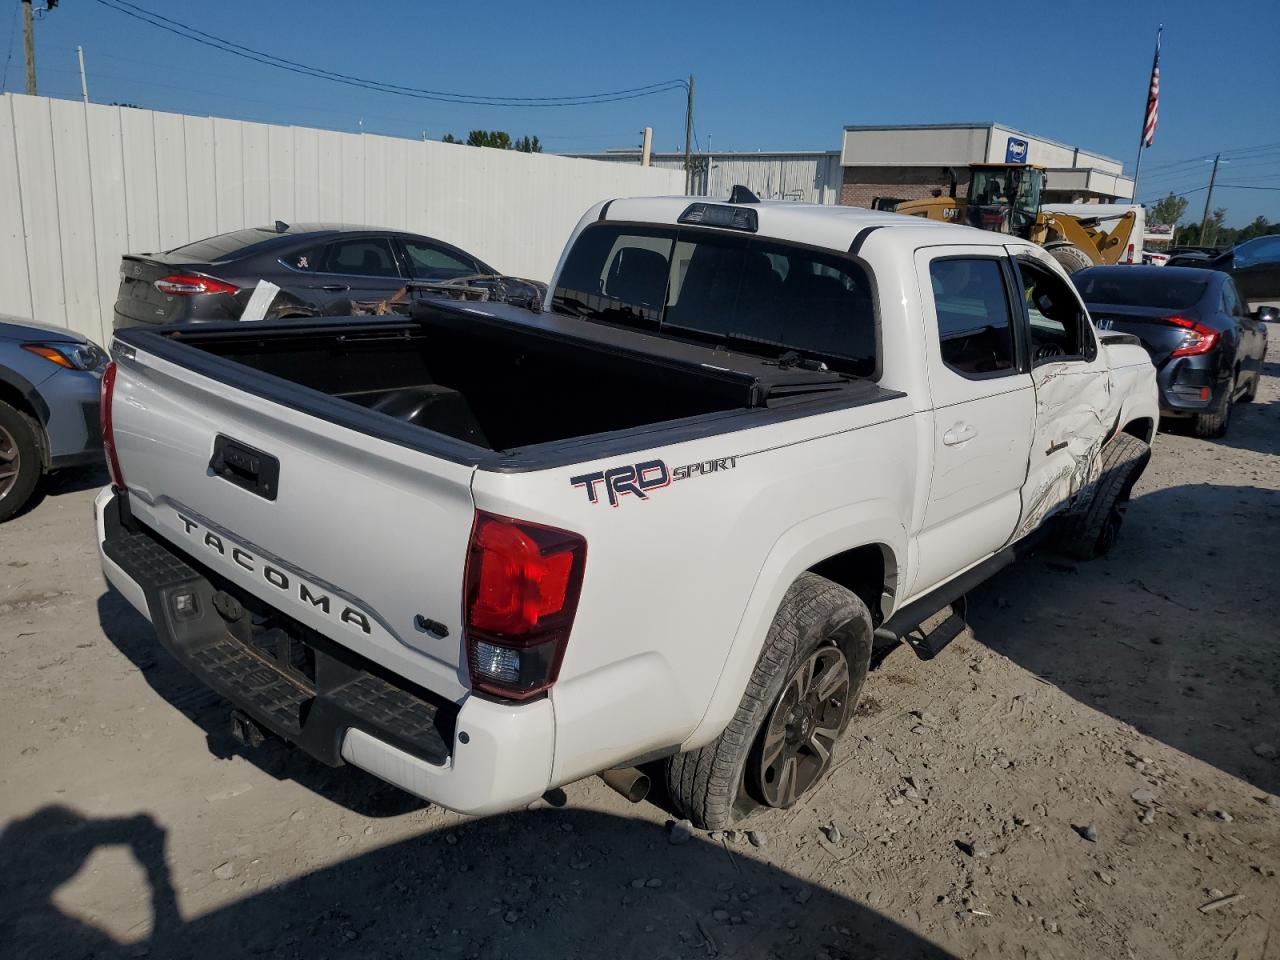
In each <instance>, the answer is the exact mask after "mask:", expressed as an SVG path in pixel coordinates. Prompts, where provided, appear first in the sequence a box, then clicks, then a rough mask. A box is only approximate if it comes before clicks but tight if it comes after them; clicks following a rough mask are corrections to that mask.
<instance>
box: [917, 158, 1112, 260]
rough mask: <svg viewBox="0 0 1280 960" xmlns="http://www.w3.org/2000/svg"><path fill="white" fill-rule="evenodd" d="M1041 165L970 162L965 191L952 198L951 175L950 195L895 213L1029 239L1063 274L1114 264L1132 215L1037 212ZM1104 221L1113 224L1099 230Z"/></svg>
mask: <svg viewBox="0 0 1280 960" xmlns="http://www.w3.org/2000/svg"><path fill="white" fill-rule="evenodd" d="M1044 176H1045V169H1044V167H1037V166H1035V165H1034V164H1030V163H975V164H972V165H970V167H969V192H968V196H967V197H966V198H964V199H958V198H957V197H956V177H955V176H954V174H952V177H951V193H950V196H946V197H944V196H942V195H941V191H935V193H936V195H935V196H933V197H930V198H928V199H926V200H905V201H903V202H902V203H899V204H898V205H897V206H896V207H895V208H894V210H895V212H897V213H904V214H906V215H907V216H911V217H926V218H928V219H930V220H943V221H945V222H947V223H962V224H966V225H968V226H971V227H979V228H981V229H983V230H995V231H997V232H998V233H1007V234H1010V235H1012V236H1017V237H1021V238H1022V239H1024V240H1030V241H1031V242H1032V243H1038V244H1040V246H1042V247H1044V248H1045V249H1046V250H1047V251H1048V252H1049V255H1050V256H1052V257H1053V258H1054V259H1055V260H1057V261H1058V263H1060V264H1061V265H1062V267H1063V269H1065V270H1066V271H1067V273H1075V271H1077V270H1083V269H1084V268H1085V267H1092V266H1096V265H1098V264H1104V263H1118V262H1119V260H1120V258H1121V257H1122V256H1123V255H1124V251H1125V248H1126V245H1127V244H1128V242H1129V236H1130V235H1131V234H1132V233H1133V226H1134V222H1135V220H1136V219H1137V218H1136V217H1135V216H1134V214H1133V212H1132V211H1130V212H1128V213H1125V214H1122V215H1118V216H1110V217H1078V216H1074V215H1072V214H1067V213H1051V212H1048V211H1045V210H1042V209H1041V208H1040V194H1041V192H1042V191H1043V189H1044ZM1104 221H1115V223H1114V224H1113V225H1112V226H1111V228H1110V229H1109V230H1108V229H1103V228H1102V223H1103V222H1104Z"/></svg>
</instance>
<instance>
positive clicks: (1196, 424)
mask: <svg viewBox="0 0 1280 960" xmlns="http://www.w3.org/2000/svg"><path fill="white" fill-rule="evenodd" d="M1235 393H1236V378H1235V374H1232V375H1231V382H1230V383H1229V384H1227V388H1226V389H1225V390H1223V391H1222V397H1221V399H1219V400H1218V402H1217V403H1216V404H1214V406H1213V409H1212V410H1209V411H1207V412H1206V413H1198V414H1196V416H1195V419H1194V420H1192V421H1191V429H1192V431H1193V432H1194V433H1195V435H1196V436H1197V437H1204V438H1206V439H1209V440H1213V439H1217V438H1219V437H1225V436H1226V435H1227V430H1228V429H1229V428H1230V426H1231V407H1232V404H1233V402H1234V401H1235Z"/></svg>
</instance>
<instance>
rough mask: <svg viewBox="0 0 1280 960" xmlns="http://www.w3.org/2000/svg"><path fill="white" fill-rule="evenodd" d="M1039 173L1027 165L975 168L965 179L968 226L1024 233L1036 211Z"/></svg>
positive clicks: (1032, 220)
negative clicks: (967, 182)
mask: <svg viewBox="0 0 1280 960" xmlns="http://www.w3.org/2000/svg"><path fill="white" fill-rule="evenodd" d="M1040 180H1041V178H1040V172H1039V171H1038V170H1032V169H1030V168H1029V167H993V168H989V169H983V168H978V169H976V170H974V171H973V172H972V177H971V179H970V181H969V207H970V210H969V214H968V220H969V224H970V226H974V227H981V228H982V229H984V230H997V231H999V232H1000V233H1015V234H1018V235H1024V234H1025V233H1026V231H1027V229H1028V228H1029V227H1030V226H1031V224H1032V223H1033V222H1034V221H1035V218H1036V213H1037V212H1038V211H1039V210H1040Z"/></svg>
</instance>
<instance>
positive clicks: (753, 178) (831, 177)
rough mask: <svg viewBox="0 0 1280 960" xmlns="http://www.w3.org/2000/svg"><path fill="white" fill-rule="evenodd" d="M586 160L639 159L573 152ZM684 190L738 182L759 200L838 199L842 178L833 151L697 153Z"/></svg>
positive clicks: (680, 162) (666, 160)
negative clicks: (688, 183) (687, 185)
mask: <svg viewBox="0 0 1280 960" xmlns="http://www.w3.org/2000/svg"><path fill="white" fill-rule="evenodd" d="M576 156H580V157H583V158H585V159H589V160H605V161H611V162H614V163H639V162H640V151H639V150H634V149H623V150H609V151H606V152H605V153H589V154H577V155H576ZM649 163H650V166H654V167H664V168H666V169H669V170H683V169H684V154H683V153H654V154H651V155H650V160H649ZM692 165H693V175H692V177H691V178H690V187H689V192H690V193H691V194H693V195H695V196H699V197H722V196H727V195H728V193H729V191H730V190H731V189H733V187H734V185H735V184H739V183H740V184H743V185H744V186H746V187H747V188H749V189H750V190H751V192H752V193H754V194H755V195H756V196H758V197H760V198H762V199H764V200H795V201H798V202H800V203H832V204H834V203H839V202H840V187H841V183H842V182H843V181H842V179H841V171H840V153H839V151H837V150H818V151H796V150H789V151H778V152H769V153H763V152H758V151H757V152H754V153H750V152H737V153H732V152H731V153H697V154H694V155H693V157H692Z"/></svg>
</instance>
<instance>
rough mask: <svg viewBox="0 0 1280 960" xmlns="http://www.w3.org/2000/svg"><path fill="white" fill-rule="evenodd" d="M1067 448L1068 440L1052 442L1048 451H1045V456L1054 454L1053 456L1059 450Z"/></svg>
mask: <svg viewBox="0 0 1280 960" xmlns="http://www.w3.org/2000/svg"><path fill="white" fill-rule="evenodd" d="M1065 449H1067V441H1065V440H1063V441H1061V442H1059V443H1051V444H1049V449H1048V450H1046V451H1045V452H1044V454H1045V456H1046V457H1052V456H1053V455H1054V454H1055V453H1057V452H1058V451H1059V450H1065Z"/></svg>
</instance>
